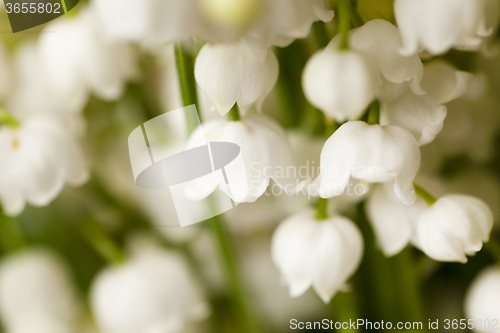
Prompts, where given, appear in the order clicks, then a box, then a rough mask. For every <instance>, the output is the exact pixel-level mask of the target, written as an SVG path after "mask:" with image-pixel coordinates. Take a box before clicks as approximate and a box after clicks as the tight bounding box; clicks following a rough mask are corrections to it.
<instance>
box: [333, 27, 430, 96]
mask: <svg viewBox="0 0 500 333" xmlns="http://www.w3.org/2000/svg"><path fill="white" fill-rule="evenodd" d="M339 38H340V37H339V36H338V35H337V36H336V37H335V38H334V39H333V40H332V41H331V42H330V43H329V44H328V46H327V48H332V49H334V48H336V47H337V46H338V39H339ZM402 46H403V41H402V39H401V35H400V33H399V30H398V28H396V27H395V26H394V25H392V24H391V23H390V22H387V21H385V20H381V19H376V20H371V21H369V22H367V23H365V24H364V25H363V26H361V27H359V28H357V29H353V30H351V32H350V36H349V47H351V48H352V49H353V50H356V51H360V52H363V53H364V54H365V55H366V56H368V57H370V58H371V59H372V60H373V61H374V62H375V63H377V64H378V66H379V67H380V70H381V73H382V75H383V78H384V83H385V82H386V81H389V83H388V84H390V83H404V82H408V83H409V86H410V88H411V90H412V91H413V92H414V93H416V94H419V95H422V94H424V91H422V89H421V87H420V80H421V79H422V76H423V75H424V68H423V65H422V61H421V60H420V58H419V56H418V55H416V54H415V55H410V56H404V55H401V54H400V53H399V50H400V49H401V47H402ZM381 89H385V87H384V85H382V87H381Z"/></svg>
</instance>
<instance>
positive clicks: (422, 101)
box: [380, 89, 447, 146]
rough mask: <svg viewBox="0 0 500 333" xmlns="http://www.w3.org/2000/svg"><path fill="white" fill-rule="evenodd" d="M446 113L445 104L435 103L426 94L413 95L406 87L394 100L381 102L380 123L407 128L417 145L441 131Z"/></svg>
mask: <svg viewBox="0 0 500 333" xmlns="http://www.w3.org/2000/svg"><path fill="white" fill-rule="evenodd" d="M446 115H447V109H446V106H444V105H438V104H435V103H433V102H432V101H431V100H430V98H428V97H427V96H426V95H424V96H419V95H415V94H414V93H413V92H411V91H410V90H409V89H408V90H407V91H406V92H405V93H404V94H403V95H402V96H400V97H399V98H398V99H396V100H395V101H392V102H390V103H382V104H381V107H380V124H382V125H397V126H401V127H403V128H405V129H407V130H408V131H410V133H412V134H413V136H414V137H415V139H416V140H417V142H418V144H419V146H423V145H425V144H428V143H429V142H431V141H433V140H434V139H435V138H436V135H438V134H439V132H441V130H442V129H443V122H444V120H445V118H446Z"/></svg>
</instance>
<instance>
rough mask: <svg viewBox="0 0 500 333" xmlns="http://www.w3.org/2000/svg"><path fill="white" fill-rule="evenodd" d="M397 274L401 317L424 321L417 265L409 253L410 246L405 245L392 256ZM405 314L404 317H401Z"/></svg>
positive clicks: (408, 319)
mask: <svg viewBox="0 0 500 333" xmlns="http://www.w3.org/2000/svg"><path fill="white" fill-rule="evenodd" d="M393 260H394V266H395V269H396V272H395V275H396V276H397V279H396V281H397V287H398V291H399V294H400V295H405V297H404V298H399V300H400V302H399V309H400V313H401V316H402V319H404V320H406V321H421V322H424V321H425V314H424V310H423V306H422V300H421V298H420V295H421V291H420V287H419V281H418V280H417V276H418V274H417V273H418V272H417V270H416V269H415V268H416V267H417V266H416V265H415V262H414V260H413V258H412V255H411V248H409V247H407V248H406V249H404V250H403V251H401V252H400V253H399V254H398V255H397V256H396V257H394V258H393ZM404 316H406V318H403V317H404Z"/></svg>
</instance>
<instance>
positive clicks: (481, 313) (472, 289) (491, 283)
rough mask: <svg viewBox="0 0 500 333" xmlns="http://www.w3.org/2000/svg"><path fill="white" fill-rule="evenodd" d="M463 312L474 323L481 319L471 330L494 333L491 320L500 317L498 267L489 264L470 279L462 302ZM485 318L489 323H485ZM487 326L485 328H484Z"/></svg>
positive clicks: (499, 278)
mask: <svg viewBox="0 0 500 333" xmlns="http://www.w3.org/2000/svg"><path fill="white" fill-rule="evenodd" d="M464 312H465V316H466V317H467V318H470V319H473V320H474V324H477V323H478V322H477V321H476V320H481V325H477V327H475V328H474V329H472V331H473V332H482V333H494V332H496V331H497V329H496V328H493V327H494V325H493V324H492V323H493V320H495V319H497V320H498V318H499V317H500V268H499V267H498V266H491V267H489V268H486V269H484V270H482V271H481V272H480V273H479V275H478V276H476V278H475V279H474V281H472V284H471V285H470V286H469V289H468V290H467V294H466V296H465V302H464ZM485 320H488V321H489V325H485V324H486V322H485ZM474 326H476V325H474ZM485 326H488V327H487V328H484V327H485Z"/></svg>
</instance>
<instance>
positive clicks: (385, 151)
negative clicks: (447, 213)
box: [314, 121, 420, 205]
mask: <svg viewBox="0 0 500 333" xmlns="http://www.w3.org/2000/svg"><path fill="white" fill-rule="evenodd" d="M320 163H321V166H320V171H321V174H320V176H319V177H318V178H317V179H316V180H315V181H314V183H315V184H319V195H320V196H321V197H322V198H330V197H333V196H338V195H341V194H342V193H343V192H344V190H345V188H346V186H347V184H348V183H349V180H350V178H351V177H352V178H355V179H359V180H364V181H366V182H369V183H384V182H388V181H391V180H395V182H394V192H395V194H396V196H397V197H398V198H399V199H400V200H401V201H402V202H403V203H404V204H407V205H411V204H413V203H414V202H415V199H416V195H415V191H414V189H413V179H414V178H415V176H416V174H417V171H418V168H419V166H420V149H419V147H418V144H417V141H416V140H415V138H414V137H413V135H411V133H410V132H408V131H407V130H406V129H404V128H401V127H398V126H380V125H368V124H367V123H365V122H362V121H350V122H347V123H345V124H344V125H342V126H340V128H339V129H338V130H337V131H336V132H335V133H333V135H332V136H331V137H330V138H329V139H328V140H327V141H326V143H325V146H324V147H323V151H322V152H321V162H320Z"/></svg>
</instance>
